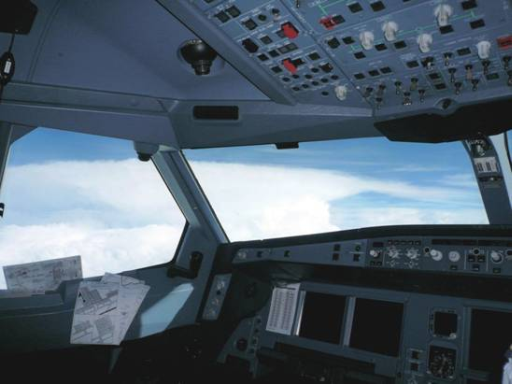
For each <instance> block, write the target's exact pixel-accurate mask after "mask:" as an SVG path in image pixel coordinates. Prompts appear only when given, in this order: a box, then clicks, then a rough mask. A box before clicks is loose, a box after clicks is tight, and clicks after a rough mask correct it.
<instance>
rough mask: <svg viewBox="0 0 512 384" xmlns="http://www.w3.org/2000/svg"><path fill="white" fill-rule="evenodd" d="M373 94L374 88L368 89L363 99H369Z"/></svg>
mask: <svg viewBox="0 0 512 384" xmlns="http://www.w3.org/2000/svg"><path fill="white" fill-rule="evenodd" d="M372 92H373V88H372V87H366V89H365V91H364V94H363V97H364V98H365V99H367V98H369V97H370V96H371V95H372Z"/></svg>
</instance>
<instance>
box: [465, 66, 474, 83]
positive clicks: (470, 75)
mask: <svg viewBox="0 0 512 384" xmlns="http://www.w3.org/2000/svg"><path fill="white" fill-rule="evenodd" d="M464 68H465V69H466V80H467V81H471V80H473V66H472V65H471V64H468V65H466V66H465V67H464Z"/></svg>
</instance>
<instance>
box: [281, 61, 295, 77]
mask: <svg viewBox="0 0 512 384" xmlns="http://www.w3.org/2000/svg"><path fill="white" fill-rule="evenodd" d="M283 66H284V67H285V68H286V69H287V70H288V72H290V73H291V74H295V73H297V66H296V65H295V64H294V63H293V62H292V61H291V60H290V59H284V60H283Z"/></svg>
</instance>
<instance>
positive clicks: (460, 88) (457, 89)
mask: <svg viewBox="0 0 512 384" xmlns="http://www.w3.org/2000/svg"><path fill="white" fill-rule="evenodd" d="M453 85H454V87H455V94H456V95H460V91H461V90H462V83H461V82H460V81H457V82H456V83H455V84H453Z"/></svg>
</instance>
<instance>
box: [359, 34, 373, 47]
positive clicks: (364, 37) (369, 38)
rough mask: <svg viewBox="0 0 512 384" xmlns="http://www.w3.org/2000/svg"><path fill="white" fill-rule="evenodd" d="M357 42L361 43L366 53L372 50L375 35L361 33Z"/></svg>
mask: <svg viewBox="0 0 512 384" xmlns="http://www.w3.org/2000/svg"><path fill="white" fill-rule="evenodd" d="M359 41H360V42H361V45H362V47H363V48H364V49H366V50H367V51H368V50H370V49H372V48H373V43H374V42H375V35H374V34H373V32H370V31H364V32H361V33H360V34H359Z"/></svg>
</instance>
